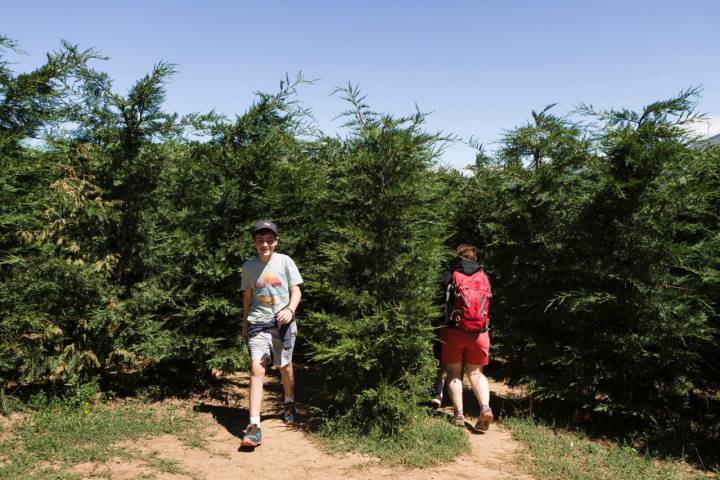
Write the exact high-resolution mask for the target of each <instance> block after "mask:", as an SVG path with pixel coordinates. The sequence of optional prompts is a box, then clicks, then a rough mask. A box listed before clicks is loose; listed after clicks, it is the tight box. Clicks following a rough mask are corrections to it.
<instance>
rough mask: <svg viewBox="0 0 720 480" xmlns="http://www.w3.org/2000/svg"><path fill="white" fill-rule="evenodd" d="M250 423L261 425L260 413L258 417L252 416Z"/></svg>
mask: <svg viewBox="0 0 720 480" xmlns="http://www.w3.org/2000/svg"><path fill="white" fill-rule="evenodd" d="M250 425H260V415H258V416H257V417H250Z"/></svg>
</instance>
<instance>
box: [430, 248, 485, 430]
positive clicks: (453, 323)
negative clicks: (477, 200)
mask: <svg viewBox="0 0 720 480" xmlns="http://www.w3.org/2000/svg"><path fill="white" fill-rule="evenodd" d="M457 253H458V259H457V260H456V261H455V262H454V263H453V264H452V265H451V267H450V269H449V270H448V271H446V272H445V273H444V275H443V278H442V280H441V286H442V287H443V288H444V290H445V292H446V297H445V321H446V326H445V327H443V328H441V329H440V340H441V341H442V343H443V344H442V352H441V365H445V367H446V368H447V375H448V393H449V394H450V400H451V401H452V405H453V410H454V415H453V419H452V422H453V423H454V424H455V425H457V426H464V425H465V416H464V414H463V398H462V372H463V364H464V366H465V373H466V374H467V376H468V378H469V380H470V385H471V386H472V390H473V393H475V397H476V398H477V400H478V403H479V404H480V415H479V416H478V420H477V423H476V424H475V427H474V428H475V430H478V431H486V430H487V429H488V428H489V427H490V424H491V423H492V421H493V413H492V410H491V409H490V387H489V385H488V380H487V377H486V376H485V374H484V373H483V367H484V366H485V365H487V364H488V363H489V361H490V334H489V316H488V309H489V306H490V297H491V291H490V281H489V280H488V277H487V275H486V274H485V272H484V271H483V269H482V268H481V267H480V266H479V265H478V264H477V263H476V262H477V248H475V247H474V246H472V245H469V244H465V243H464V244H462V245H460V246H458V247H457Z"/></svg>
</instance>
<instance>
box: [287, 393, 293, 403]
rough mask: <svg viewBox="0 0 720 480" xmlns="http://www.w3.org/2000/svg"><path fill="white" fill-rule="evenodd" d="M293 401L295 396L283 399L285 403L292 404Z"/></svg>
mask: <svg viewBox="0 0 720 480" xmlns="http://www.w3.org/2000/svg"><path fill="white" fill-rule="evenodd" d="M294 401H295V395H293V396H292V397H285V403H292V402H294Z"/></svg>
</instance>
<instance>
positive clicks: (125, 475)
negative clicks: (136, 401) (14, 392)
mask: <svg viewBox="0 0 720 480" xmlns="http://www.w3.org/2000/svg"><path fill="white" fill-rule="evenodd" d="M266 388H267V390H266V396H265V407H264V413H265V416H264V417H263V423H262V426H263V438H264V443H263V445H262V446H261V447H259V448H257V449H256V450H255V451H252V452H244V451H239V450H238V446H239V444H240V433H241V431H242V429H243V428H244V427H245V424H246V423H247V402H246V395H247V376H242V375H241V376H237V377H233V379H232V382H231V383H230V384H229V387H228V389H227V390H226V391H224V392H223V393H224V395H225V398H224V400H223V399H219V400H213V401H206V402H203V403H202V404H201V406H200V411H201V415H203V416H206V418H205V420H206V422H207V424H208V425H209V428H208V430H207V434H208V441H207V447H206V449H205V450H198V449H192V448H188V447H186V446H184V445H183V444H182V443H181V442H180V441H179V440H178V439H176V438H175V437H173V436H170V435H166V436H162V437H156V438H154V439H151V440H148V441H147V443H146V444H144V445H134V446H135V447H139V448H141V449H142V450H145V451H148V452H156V454H157V455H158V456H159V457H161V458H165V459H171V460H175V461H177V462H179V463H180V464H181V465H182V466H183V468H184V469H185V471H186V472H191V475H187V474H167V473H163V474H158V475H157V477H154V478H158V479H162V480H171V479H172V480H179V479H193V480H194V479H197V478H205V479H207V480H215V479H217V480H224V479H228V480H230V479H232V480H238V479H248V480H250V479H255V478H257V479H266V478H267V479H269V478H272V479H274V480H281V479H292V480H300V479H310V478H312V479H337V478H351V479H358V480H361V479H368V480H370V479H378V478H381V479H382V478H387V479H390V478H392V479H394V480H396V479H423V480H425V479H480V478H481V479H483V480H491V479H509V478H521V479H530V477H528V476H526V475H523V474H522V473H520V472H519V469H518V467H517V466H516V465H515V464H514V461H513V457H514V454H515V452H516V450H517V449H518V448H519V444H518V443H517V442H516V441H515V440H514V439H513V438H512V437H511V435H510V433H509V432H508V431H507V430H506V429H504V428H503V427H502V425H501V424H497V423H496V424H493V425H492V426H491V428H490V430H489V431H488V432H487V433H486V434H470V433H468V435H469V438H470V445H471V450H470V451H469V452H467V454H466V455H464V456H462V457H461V458H459V459H458V460H456V461H455V462H454V463H450V464H442V465H439V466H436V467H433V468H429V469H422V470H410V469H398V468H388V467H383V466H379V465H378V464H377V462H376V461H374V460H373V459H372V458H369V457H364V456H361V455H356V454H347V455H329V454H326V453H324V452H323V451H321V450H320V449H319V448H318V447H317V446H316V445H315V444H313V443H312V442H311V441H310V440H309V439H308V438H307V436H306V435H305V434H304V433H303V432H302V431H301V430H300V429H297V428H288V427H286V426H284V425H283V424H282V421H281V420H280V411H279V410H276V411H273V410H272V408H273V406H275V405H280V402H279V398H278V397H279V392H280V390H281V389H280V386H279V384H278V382H277V379H275V378H270V379H269V381H268V383H267V384H266ZM503 389H504V386H503V385H502V384H498V383H495V382H491V390H493V391H494V392H495V393H496V394H499V395H502V393H503V392H502V390H503ZM301 413H302V409H301ZM469 421H474V418H472V417H471V418H469ZM105 467H106V470H105V475H108V476H110V477H111V478H113V479H118V480H122V479H131V478H138V475H143V474H147V472H143V471H142V469H138V467H139V466H136V468H132V466H131V465H128V464H124V465H123V464H121V463H118V464H117V465H114V466H113V465H106V466H105ZM96 473H100V472H97V470H96Z"/></svg>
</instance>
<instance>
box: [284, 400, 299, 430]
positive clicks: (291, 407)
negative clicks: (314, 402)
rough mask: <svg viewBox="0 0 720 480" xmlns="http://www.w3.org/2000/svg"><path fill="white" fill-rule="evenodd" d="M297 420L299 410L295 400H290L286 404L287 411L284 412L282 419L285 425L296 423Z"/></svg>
mask: <svg viewBox="0 0 720 480" xmlns="http://www.w3.org/2000/svg"><path fill="white" fill-rule="evenodd" d="M296 420H297V410H296V409H295V402H288V403H286V404H285V411H284V412H283V416H282V421H283V423H284V424H285V425H295V421H296Z"/></svg>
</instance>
